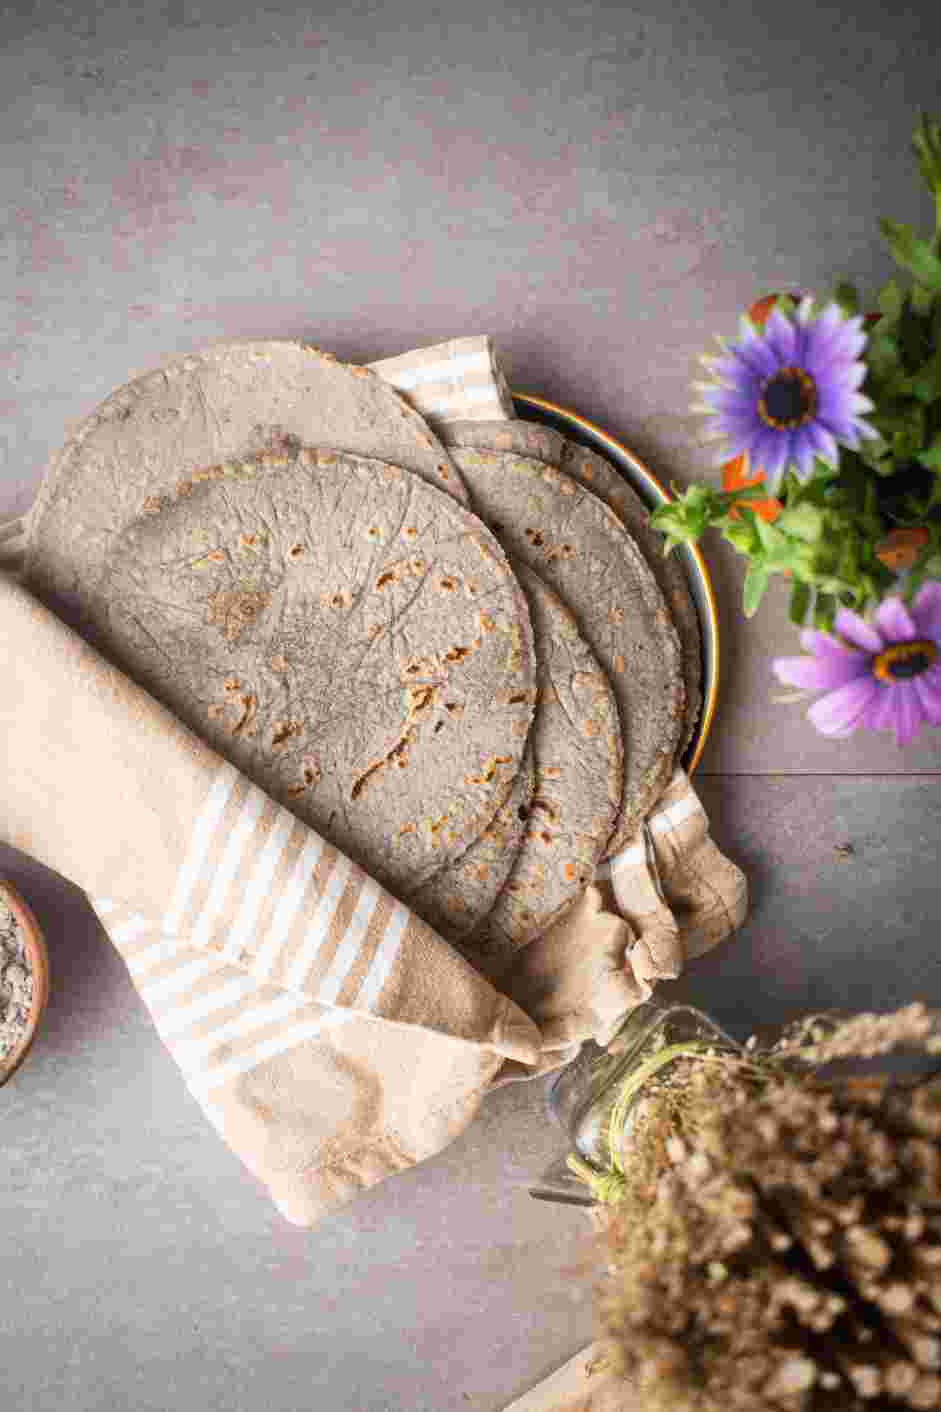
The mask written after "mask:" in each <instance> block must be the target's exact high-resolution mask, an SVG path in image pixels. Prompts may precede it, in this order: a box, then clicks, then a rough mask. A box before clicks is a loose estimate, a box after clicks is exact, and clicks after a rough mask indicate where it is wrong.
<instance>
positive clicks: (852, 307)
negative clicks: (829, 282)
mask: <svg viewBox="0 0 941 1412" xmlns="http://www.w3.org/2000/svg"><path fill="white" fill-rule="evenodd" d="M833 302H834V303H835V304H839V306H840V308H841V309H842V310H843V312H844V313H846V314H849V316H850V317H851V318H853V317H855V315H857V314H858V313H859V295H858V294H857V292H856V286H855V285H853V284H850V282H849V280H845V279H841V280H839V281H838V282H837V284H835V285H834V287H833Z"/></svg>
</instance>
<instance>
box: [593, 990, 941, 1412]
mask: <svg viewBox="0 0 941 1412" xmlns="http://www.w3.org/2000/svg"><path fill="white" fill-rule="evenodd" d="M899 1048H907V1049H915V1050H918V1051H920V1052H921V1053H923V1054H933V1053H941V1024H939V1017H936V1016H932V1015H930V1014H929V1013H928V1012H927V1011H926V1010H925V1009H924V1007H922V1006H919V1005H916V1006H911V1007H909V1008H908V1009H906V1010H902V1011H899V1012H897V1013H896V1014H894V1015H888V1016H874V1015H862V1016H857V1017H854V1018H853V1019H850V1020H847V1021H842V1022H839V1021H828V1020H825V1019H820V1018H817V1019H814V1020H810V1021H807V1022H804V1023H803V1024H802V1025H801V1026H799V1027H798V1028H797V1029H795V1030H794V1031H792V1032H791V1033H790V1034H788V1035H787V1036H786V1037H785V1038H784V1039H783V1040H782V1041H780V1042H779V1043H778V1044H776V1045H775V1046H774V1047H773V1048H772V1049H770V1050H766V1051H763V1052H762V1051H760V1050H759V1049H758V1048H757V1046H756V1045H754V1043H753V1042H752V1043H750V1046H749V1050H748V1051H747V1052H746V1053H745V1054H744V1055H741V1056H736V1055H731V1054H730V1055H718V1054H713V1055H712V1056H710V1057H709V1058H708V1060H707V1061H705V1062H704V1061H703V1060H702V1059H695V1058H684V1059H682V1060H679V1061H677V1062H676V1063H675V1064H674V1065H673V1066H672V1068H671V1070H670V1072H669V1076H668V1077H667V1078H665V1079H664V1081H663V1082H662V1083H660V1084H658V1086H657V1087H656V1089H652V1091H651V1092H650V1093H649V1094H647V1095H645V1096H644V1098H643V1107H642V1109H640V1110H639V1111H638V1110H636V1109H635V1117H634V1120H633V1122H632V1124H631V1128H630V1133H629V1139H628V1140H629V1142H630V1148H629V1150H628V1151H626V1152H625V1162H624V1168H625V1173H626V1186H625V1189H624V1191H623V1195H622V1199H621V1200H619V1201H618V1202H617V1203H616V1204H614V1205H613V1206H612V1207H611V1208H610V1216H609V1219H608V1221H607V1222H606V1224H605V1230H604V1234H603V1236H602V1237H601V1243H602V1246H603V1249H604V1255H605V1260H606V1263H607V1270H608V1273H607V1276H606V1279H605V1281H604V1287H603V1290H602V1292H601V1306H600V1307H601V1313H602V1320H603V1326H604V1329H605V1333H606V1335H607V1338H608V1340H609V1343H610V1350H611V1356H612V1358H613V1359H614V1361H615V1364H616V1366H617V1367H618V1368H619V1370H620V1371H621V1372H622V1373H624V1375H625V1376H626V1377H627V1378H628V1379H629V1381H630V1384H632V1385H633V1386H632V1391H631V1394H630V1397H629V1398H628V1396H627V1394H625V1398H626V1401H627V1402H629V1404H630V1406H631V1407H632V1408H633V1407H634V1406H636V1405H638V1402H639V1405H640V1406H642V1407H643V1408H644V1409H645V1412H718V1410H719V1409H721V1412H733V1410H734V1412H758V1409H769V1412H770V1409H782V1410H783V1412H793V1409H801V1412H844V1409H860V1412H872V1409H874V1408H879V1409H882V1408H885V1409H899V1412H901V1409H930V1408H941V1144H939V1139H941V1079H939V1078H937V1077H931V1076H929V1077H928V1078H922V1079H921V1080H919V1081H917V1082H915V1083H907V1084H901V1083H900V1082H899V1081H898V1080H896V1081H895V1082H891V1081H890V1080H889V1078H888V1077H887V1076H886V1075H884V1074H883V1075H878V1076H871V1075H869V1076H859V1075H857V1076H849V1077H847V1076H843V1077H834V1076H833V1071H832V1068H831V1069H829V1070H828V1069H826V1068H824V1067H822V1066H827V1065H830V1064H832V1061H834V1060H839V1059H846V1058H864V1057H872V1056H875V1055H882V1054H888V1053H890V1052H891V1051H893V1050H897V1049H899Z"/></svg>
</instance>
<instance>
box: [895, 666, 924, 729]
mask: <svg viewBox="0 0 941 1412" xmlns="http://www.w3.org/2000/svg"><path fill="white" fill-rule="evenodd" d="M895 694H896V711H897V716H898V719H897V722H896V726H895V739H896V741H897V743H898V744H899V745H908V744H909V742H910V741H912V740H914V739H915V736H916V735H917V734H918V732H919V730H920V729H921V723H922V721H923V720H924V715H923V713H922V709H921V698H920V697H919V695H918V692H917V691H916V690H915V686H914V683H913V682H910V681H903V682H898V683H897V684H896V687H895Z"/></svg>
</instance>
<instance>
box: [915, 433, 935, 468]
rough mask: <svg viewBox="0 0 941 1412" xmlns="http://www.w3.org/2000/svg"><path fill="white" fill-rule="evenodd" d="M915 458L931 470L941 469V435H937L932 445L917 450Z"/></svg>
mask: <svg viewBox="0 0 941 1412" xmlns="http://www.w3.org/2000/svg"><path fill="white" fill-rule="evenodd" d="M915 460H916V461H918V462H919V464H920V465H922V466H927V467H928V470H929V471H941V436H939V437H936V438H935V440H934V441H933V442H932V443H931V445H930V446H926V447H925V448H924V449H923V450H921V451H916V452H915Z"/></svg>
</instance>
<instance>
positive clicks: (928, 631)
mask: <svg viewBox="0 0 941 1412" xmlns="http://www.w3.org/2000/svg"><path fill="white" fill-rule="evenodd" d="M912 617H913V618H914V619H915V622H916V623H917V625H918V632H919V635H920V636H923V637H932V638H934V640H935V642H937V643H938V644H939V646H941V583H938V582H937V581H934V582H931V583H926V584H923V585H922V587H921V588H920V589H919V590H918V592H917V593H916V594H915V597H914V600H913V602H912Z"/></svg>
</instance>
